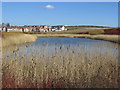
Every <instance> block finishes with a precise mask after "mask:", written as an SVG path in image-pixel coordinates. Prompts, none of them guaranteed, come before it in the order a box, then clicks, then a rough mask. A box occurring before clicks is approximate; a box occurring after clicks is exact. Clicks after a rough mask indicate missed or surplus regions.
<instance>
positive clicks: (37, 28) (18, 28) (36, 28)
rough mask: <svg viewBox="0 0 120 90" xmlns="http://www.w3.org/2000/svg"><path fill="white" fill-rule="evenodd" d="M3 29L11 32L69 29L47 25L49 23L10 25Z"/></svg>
mask: <svg viewBox="0 0 120 90" xmlns="http://www.w3.org/2000/svg"><path fill="white" fill-rule="evenodd" d="M1 30H2V31H6V32H10V31H18V32H50V31H64V30H67V28H65V26H63V25H59V26H47V25H40V26H9V27H2V28H1Z"/></svg>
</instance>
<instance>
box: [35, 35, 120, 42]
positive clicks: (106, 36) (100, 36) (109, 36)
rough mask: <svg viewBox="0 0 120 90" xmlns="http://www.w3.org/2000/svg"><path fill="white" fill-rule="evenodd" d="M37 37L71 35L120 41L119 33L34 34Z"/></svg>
mask: <svg viewBox="0 0 120 90" xmlns="http://www.w3.org/2000/svg"><path fill="white" fill-rule="evenodd" d="M35 35H36V36H37V37H73V38H89V39H96V40H105V41H110V42H115V43H120V39H119V35H89V34H35Z"/></svg>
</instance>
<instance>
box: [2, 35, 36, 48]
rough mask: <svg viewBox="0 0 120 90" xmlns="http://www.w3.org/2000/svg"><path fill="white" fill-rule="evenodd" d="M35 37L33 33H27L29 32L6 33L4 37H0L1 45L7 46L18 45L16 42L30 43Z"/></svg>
mask: <svg viewBox="0 0 120 90" xmlns="http://www.w3.org/2000/svg"><path fill="white" fill-rule="evenodd" d="M36 39H37V37H36V36H35V35H29V34H19V33H18V34H16V35H13V34H10V35H9V34H8V35H5V37H4V38H2V46H3V47H8V46H11V45H18V44H23V43H30V42H34V41H35V40H36Z"/></svg>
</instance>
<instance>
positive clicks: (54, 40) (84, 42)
mask: <svg viewBox="0 0 120 90" xmlns="http://www.w3.org/2000/svg"><path fill="white" fill-rule="evenodd" d="M118 46H119V45H118V44H116V43H112V42H108V41H102V40H92V39H85V38H66V37H39V38H38V39H37V40H36V41H35V42H34V43H30V44H23V45H19V46H18V47H19V49H17V50H15V51H14V52H13V51H12V52H10V51H8V52H6V53H5V54H3V56H11V57H12V56H14V57H15V56H16V55H18V56H19V57H20V56H23V55H24V56H27V55H28V57H29V55H32V57H36V56H38V55H39V56H40V55H44V56H45V57H47V56H56V54H61V55H63V56H64V55H69V53H73V54H76V53H77V54H82V53H84V54H85V55H86V56H87V55H89V56H94V55H95V54H96V53H97V54H98V53H99V55H100V56H102V55H104V56H105V55H106V56H107V55H108V53H110V54H111V55H113V56H114V57H115V58H118V49H119V48H118ZM99 55H98V56H99Z"/></svg>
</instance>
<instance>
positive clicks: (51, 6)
mask: <svg viewBox="0 0 120 90" xmlns="http://www.w3.org/2000/svg"><path fill="white" fill-rule="evenodd" d="M45 8H48V9H52V8H55V7H54V6H53V5H46V6H45Z"/></svg>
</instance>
